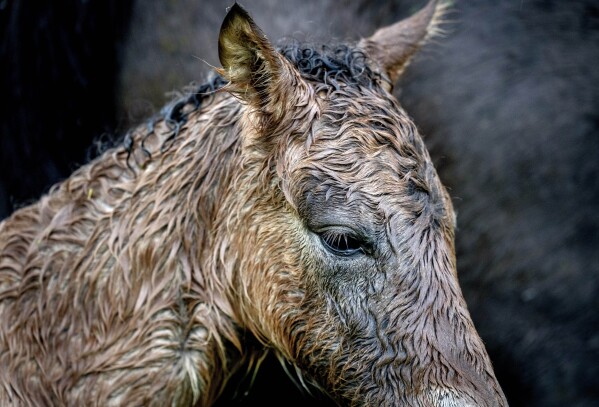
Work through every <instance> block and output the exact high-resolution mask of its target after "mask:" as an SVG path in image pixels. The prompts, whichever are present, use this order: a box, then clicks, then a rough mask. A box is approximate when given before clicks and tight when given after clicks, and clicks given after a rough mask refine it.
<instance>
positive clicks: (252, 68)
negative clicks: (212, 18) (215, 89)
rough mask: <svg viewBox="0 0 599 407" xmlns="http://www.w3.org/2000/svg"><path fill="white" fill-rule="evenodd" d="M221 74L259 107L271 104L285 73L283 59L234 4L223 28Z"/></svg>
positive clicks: (232, 87)
mask: <svg viewBox="0 0 599 407" xmlns="http://www.w3.org/2000/svg"><path fill="white" fill-rule="evenodd" d="M218 57H219V59H220V63H221V64H222V66H223V67H222V69H219V70H218V71H219V73H220V74H221V75H222V76H223V77H224V78H225V79H227V80H228V81H229V82H230V85H229V89H230V90H231V91H232V92H234V93H236V94H238V95H239V96H240V97H241V98H242V99H244V100H246V101H248V102H249V103H251V104H254V105H256V106H257V107H263V106H264V105H265V104H266V103H267V101H268V95H269V91H270V90H271V88H272V87H273V85H274V84H276V82H277V81H278V80H280V79H281V76H282V71H283V70H284V69H285V67H284V66H283V63H282V61H281V58H280V56H279V54H278V53H277V51H276V50H275V49H274V47H273V46H272V45H271V44H270V42H269V41H268V39H267V38H266V36H265V35H264V33H263V32H262V30H260V28H259V27H258V26H257V25H256V24H255V23H254V21H253V20H252V18H251V17H250V15H249V14H248V13H247V11H245V10H244V9H243V8H242V7H241V6H240V5H238V4H237V3H235V4H233V6H231V8H230V9H229V12H228V13H227V15H226V17H225V20H224V21H223V23H222V25H221V28H220V35H219V38H218Z"/></svg>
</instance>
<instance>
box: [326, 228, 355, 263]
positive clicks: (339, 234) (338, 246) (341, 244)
mask: <svg viewBox="0 0 599 407" xmlns="http://www.w3.org/2000/svg"><path fill="white" fill-rule="evenodd" d="M318 236H319V237H320V241H321V242H322V245H323V246H324V247H325V248H326V249H327V250H328V251H329V252H331V253H333V254H335V255H337V256H344V257H349V256H353V255H355V254H365V253H367V245H366V243H365V242H364V241H363V240H362V239H360V238H359V237H357V236H356V235H355V234H354V233H352V232H350V231H348V230H336V229H327V230H324V231H322V232H319V233H318Z"/></svg>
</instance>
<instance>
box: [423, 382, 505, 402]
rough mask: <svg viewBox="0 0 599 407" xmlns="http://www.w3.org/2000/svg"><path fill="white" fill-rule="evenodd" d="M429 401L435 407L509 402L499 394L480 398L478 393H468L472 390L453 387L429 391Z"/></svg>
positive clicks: (436, 388)
mask: <svg viewBox="0 0 599 407" xmlns="http://www.w3.org/2000/svg"><path fill="white" fill-rule="evenodd" d="M427 393H428V394H427V398H428V400H427V401H428V403H427V404H426V405H430V406H433V407H480V406H489V407H503V406H506V407H507V403H505V400H504V399H502V397H501V396H499V395H498V397H497V398H496V399H493V398H489V397H488V396H486V397H483V398H481V399H479V397H477V395H474V394H468V393H470V392H462V391H459V390H456V389H451V388H440V387H435V388H432V389H429V391H428V392H427Z"/></svg>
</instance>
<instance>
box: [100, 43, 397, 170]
mask: <svg viewBox="0 0 599 407" xmlns="http://www.w3.org/2000/svg"><path fill="white" fill-rule="evenodd" d="M277 50H278V51H279V53H281V55H283V56H284V57H285V58H286V59H287V60H288V61H289V62H291V63H292V64H293V66H295V67H296V68H297V70H298V71H299V73H300V75H301V76H302V77H303V78H304V79H306V80H308V81H310V82H313V83H317V84H319V85H321V86H324V87H325V88H327V89H330V90H338V89H339V88H340V87H341V86H342V85H343V86H351V87H357V88H360V87H364V88H369V89H373V88H377V87H379V86H380V83H381V82H383V81H385V80H386V78H385V77H384V76H383V75H381V74H380V73H379V72H377V71H375V70H373V69H372V63H371V61H370V59H369V58H368V56H367V55H366V54H365V53H364V51H362V50H361V49H360V48H358V47H355V46H351V45H348V44H338V45H332V46H331V45H319V46H316V45H313V44H309V43H300V42H298V41H291V42H288V43H284V44H281V45H279V46H278V48H277ZM226 84H227V81H226V80H225V79H224V78H223V77H222V76H220V75H218V74H217V73H212V74H211V75H210V76H209V78H208V80H207V81H206V82H205V83H203V84H202V85H199V86H197V85H196V86H193V85H191V86H188V87H187V88H186V89H185V90H184V91H183V92H181V93H180V94H179V96H178V97H177V98H175V99H174V100H172V101H171V102H170V103H168V104H167V105H165V106H164V107H163V108H162V109H161V110H160V112H159V113H158V114H157V115H154V116H152V117H151V118H150V119H148V120H147V121H146V122H145V126H146V130H145V136H144V137H143V138H142V140H141V145H140V146H137V147H139V148H140V149H141V150H142V151H143V152H144V154H146V156H147V158H150V159H151V158H152V157H151V153H150V152H149V151H148V150H147V149H145V147H144V141H145V140H146V139H147V138H148V137H149V136H151V135H152V133H153V132H154V128H155V126H156V124H157V123H159V122H164V124H165V125H166V127H167V129H168V130H167V133H168V134H166V135H165V134H164V133H162V134H163V137H165V138H164V142H163V145H162V147H161V150H163V151H164V150H165V149H167V148H168V147H169V145H170V144H171V142H172V141H173V140H174V139H175V138H176V137H177V135H178V134H179V131H180V129H181V128H182V126H183V125H184V124H185V123H186V122H187V119H188V117H189V115H190V114H191V113H193V112H195V111H197V110H199V109H201V108H205V107H207V106H209V105H210V103H211V101H212V96H213V95H214V94H215V93H216V92H217V91H219V90H220V89H221V88H223V87H224V86H225V85H226ZM142 125H143V124H142ZM134 130H135V129H133V130H130V131H129V132H127V133H125V135H124V136H123V137H121V138H120V139H119V140H118V141H117V142H116V143H106V142H98V143H96V145H97V152H98V154H101V153H103V152H104V151H106V150H107V149H109V148H111V147H119V146H121V147H122V148H124V149H125V151H127V153H128V154H129V155H131V154H132V152H133V150H134V149H135V148H136V146H135V142H134V140H133V137H132V131H134ZM161 132H164V129H161ZM127 165H129V159H127Z"/></svg>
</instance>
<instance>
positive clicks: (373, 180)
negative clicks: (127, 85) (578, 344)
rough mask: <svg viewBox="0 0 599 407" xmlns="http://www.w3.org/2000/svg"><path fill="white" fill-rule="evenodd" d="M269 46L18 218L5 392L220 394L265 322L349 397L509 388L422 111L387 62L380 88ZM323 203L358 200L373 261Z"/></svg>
mask: <svg viewBox="0 0 599 407" xmlns="http://www.w3.org/2000/svg"><path fill="white" fill-rule="evenodd" d="M300 48H301V47H300ZM306 49H308V50H310V48H306ZM332 49H335V48H332ZM345 49H346V50H347V52H348V54H349V55H350V56H349V57H348V58H347V60H348V61H349V62H350V64H349V65H351V63H353V62H354V61H355V60H354V57H358V60H361V61H362V62H360V63H362V64H364V67H369V66H368V64H366V59H365V55H364V54H363V53H362V52H361V51H360V50H359V49H355V50H354V49H351V48H345ZM312 51H313V52H316V51H315V50H312ZM323 52H324V49H323ZM291 54H292V53H291ZM283 55H285V49H283ZM314 55H316V54H314ZM327 57H328V56H327ZM272 58H273V59H271V62H269V63H270V64H271V66H270V67H267V68H265V71H264V74H263V75H259V76H258V78H257V79H256V78H250V79H248V78H241V79H239V78H228V79H231V81H232V84H231V85H227V87H228V88H227V87H225V89H227V90H229V91H231V92H232V93H233V94H234V95H236V96H235V97H234V96H231V95H230V94H228V93H225V92H223V91H220V92H217V93H216V94H214V95H212V96H210V97H209V99H206V100H204V101H203V102H206V103H201V104H199V105H197V106H196V105H195V104H192V103H189V100H190V99H189V98H187V99H185V100H183V101H182V103H180V104H178V105H177V104H175V105H174V106H179V107H178V108H177V109H180V111H181V112H182V114H181V115H177V117H182V118H183V117H184V120H183V119H181V120H174V122H173V120H170V119H169V117H165V118H163V119H159V120H156V121H153V122H152V123H153V126H152V127H151V129H148V127H147V126H141V127H139V128H138V129H136V130H135V131H133V132H132V133H130V135H129V138H128V139H127V140H128V141H127V143H126V145H124V146H119V147H116V148H113V149H109V150H108V151H106V152H104V153H103V154H102V155H101V156H100V157H99V158H98V159H96V160H94V161H93V162H91V163H90V164H88V165H86V166H83V167H82V168H80V169H79V170H77V171H76V172H75V173H74V174H73V175H72V176H71V177H70V178H69V179H68V180H66V181H65V182H63V183H62V184H59V185H57V186H56V187H55V188H53V190H52V191H51V192H50V193H49V194H48V195H46V196H44V197H43V198H42V199H41V200H40V201H39V202H38V203H36V204H34V205H32V206H29V207H26V208H23V209H21V210H19V211H17V212H16V213H15V214H13V216H12V217H10V218H9V219H7V220H6V221H4V222H3V223H2V224H0V236H1V238H0V253H2V257H1V258H0V315H2V318H1V319H0V324H1V325H0V365H2V366H5V367H6V368H5V369H3V370H2V371H1V372H0V403H2V404H6V403H12V404H15V405H28V404H51V405H65V404H66V405H80V404H85V405H88V404H91V405H138V404H142V405H192V404H195V403H199V404H200V405H209V404H211V403H212V402H213V401H214V400H215V398H216V397H217V396H218V395H219V393H220V391H221V390H222V386H223V385H224V384H225V383H226V381H227V379H228V378H229V377H230V375H231V374H232V373H233V372H235V371H236V370H237V369H238V368H239V367H240V366H241V365H243V364H246V363H251V362H252V360H256V359H259V358H260V357H261V355H262V353H263V352H264V351H265V349H264V348H263V347H261V346H254V344H253V342H252V341H250V342H247V341H245V338H246V337H247V336H248V335H250V334H251V336H253V337H255V338H257V339H258V340H259V341H260V342H262V343H263V345H265V346H266V348H267V349H268V348H273V349H274V350H275V351H276V352H277V353H279V354H280V355H282V356H283V357H284V358H285V359H287V360H288V361H290V362H292V363H294V364H296V365H297V366H299V367H300V368H301V369H302V370H304V371H305V372H306V373H307V375H308V376H309V377H310V378H313V379H314V380H316V381H317V382H318V383H320V384H321V385H322V386H323V387H324V388H325V389H326V390H327V392H328V393H329V394H331V396H332V397H334V398H335V399H337V400H339V401H341V400H344V403H347V404H359V405H372V404H375V403H378V404H383V405H385V404H393V403H399V404H406V405H429V402H431V400H432V399H442V398H443V396H442V395H443V394H445V392H446V390H443V389H449V388H451V389H455V392H456V394H458V396H456V397H458V398H463V401H464V403H467V402H468V403H471V404H477V405H498V404H496V402H495V401H492V400H502V397H503V396H502V394H501V390H500V389H499V387H498V385H497V384H496V381H495V379H494V375H493V372H492V368H491V366H490V362H489V360H488V357H487V355H486V352H485V350H484V347H483V345H482V342H481V341H480V339H479V338H478V336H477V334H476V331H475V330H474V327H473V325H472V322H471V320H470V317H469V315H468V312H467V310H466V306H465V303H464V301H463V298H462V296H461V293H460V289H459V286H458V285H457V280H456V276H455V258H454V249H453V229H454V215H453V210H452V207H451V202H450V200H449V198H448V196H447V193H446V192H445V190H444V188H443V187H442V185H441V184H440V182H439V179H438V177H437V175H436V172H435V171H434V169H433V167H432V164H431V162H430V158H429V156H428V153H427V152H426V149H425V148H424V146H423V144H422V141H421V140H420V138H419V136H418V134H417V131H416V128H415V127H414V125H413V124H412V123H411V121H410V120H409V118H408V117H407V115H406V114H405V112H404V111H403V110H402V109H401V108H400V107H399V105H398V104H397V102H396V101H395V100H394V98H393V97H392V96H391V95H390V94H389V93H388V92H387V91H386V90H384V89H383V88H382V87H381V86H380V82H379V79H378V77H377V76H376V75H374V76H373V75H370V74H369V72H370V71H372V72H374V71H375V70H369V71H368V70H367V71H364V70H362V72H366V76H365V77H366V78H369V81H368V83H369V85H370V86H368V87H366V88H365V87H363V86H361V85H362V82H361V80H362V79H361V80H359V81H352V80H348V79H347V78H355V77H356V76H355V75H354V74H353V72H352V71H351V70H350V71H349V72H350V74H349V75H348V76H347V78H345V77H343V75H336V76H335V82H326V81H323V82H320V81H317V80H316V79H318V78H317V77H316V78H315V76H313V75H310V74H308V73H306V72H303V71H302V70H301V64H298V66H300V69H299V70H296V68H294V66H293V65H292V63H293V62H295V61H294V60H293V58H291V61H288V60H285V59H283V57H282V56H278V57H277V56H275V57H272ZM331 58H332V56H331ZM275 65H276V67H277V69H278V74H277V76H276V77H268V74H269V73H270V72H271V71H272V69H273V67H274V66H275ZM368 69H370V68H368ZM223 72H225V71H223ZM225 74H226V72H225ZM275 79H276V80H275ZM243 80H249V81H250V83H249V85H251V86H253V87H254V89H255V90H256V89H257V92H256V93H255V95H254V96H252V97H251V98H250V99H244V96H243V92H242V89H243V88H241V87H240V86H239V82H242V81H243ZM255 80H258V81H264V82H260V86H261V87H258V86H257V85H256V82H255ZM252 81H254V82H252ZM235 82H237V83H235ZM290 84H291V85H292V86H290ZM239 99H242V102H243V103H240V101H239ZM248 100H249V102H248ZM170 112H171V113H172V112H173V110H172V109H171V110H170ZM173 126H174V127H173ZM173 128H176V130H177V131H176V134H174V133H173ZM173 134H174V136H173ZM398 208H399V212H398ZM321 216H329V217H330V218H333V219H336V221H340V220H343V219H346V220H347V219H361V222H362V223H361V224H360V225H359V227H358V229H359V230H361V233H363V234H364V238H365V239H372V242H371V244H372V246H373V247H376V248H377V250H378V252H377V256H376V257H373V258H368V259H364V258H362V259H358V260H356V259H353V260H351V261H354V262H356V261H358V262H360V263H359V264H357V263H356V264H353V265H352V267H354V268H355V269H356V270H361V272H360V273H356V274H348V273H347V271H346V268H347V264H341V263H340V260H339V259H336V258H333V257H331V255H330V254H329V253H327V252H325V251H323V248H322V246H320V245H319V243H318V237H317V234H316V233H315V232H316V231H317V229H318V228H319V224H322V223H326V222H327V221H329V220H327V219H319V217H321ZM375 259H376V261H375ZM398 290H399V291H398ZM399 293H401V296H400V295H399ZM394 296H396V297H394ZM389 298H394V300H393V301H388V299H389ZM348 299H349V301H348ZM472 386H474V387H472ZM487 386H488V388H485V387H487ZM471 388H477V389H478V390H479V391H478V392H473V391H472V390H471ZM427 389H441V390H438V391H437V390H435V391H434V392H433V393H431V395H430V396H428V397H429V399H428V400H429V402H426V399H423V398H422V394H423V393H424V392H425V391H426V390H427ZM487 401H488V403H487ZM503 401H504V400H503ZM448 405H450V404H448Z"/></svg>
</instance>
